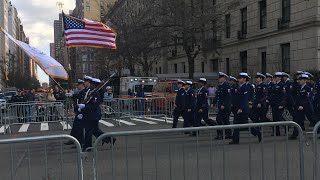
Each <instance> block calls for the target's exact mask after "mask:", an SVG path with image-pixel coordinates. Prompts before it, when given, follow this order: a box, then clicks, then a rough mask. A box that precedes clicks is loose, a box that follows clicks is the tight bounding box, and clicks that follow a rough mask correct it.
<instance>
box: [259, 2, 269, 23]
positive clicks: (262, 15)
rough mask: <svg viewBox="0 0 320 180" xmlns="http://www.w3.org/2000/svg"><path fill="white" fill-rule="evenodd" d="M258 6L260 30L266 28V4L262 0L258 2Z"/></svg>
mask: <svg viewBox="0 0 320 180" xmlns="http://www.w3.org/2000/svg"><path fill="white" fill-rule="evenodd" d="M259 6H260V29H264V28H266V27H267V2H266V0H262V1H260V2H259Z"/></svg>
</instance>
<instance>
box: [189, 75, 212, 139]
mask: <svg viewBox="0 0 320 180" xmlns="http://www.w3.org/2000/svg"><path fill="white" fill-rule="evenodd" d="M199 84H200V86H201V88H200V89H198V94H197V101H196V108H195V127H199V126H200V125H201V120H202V119H203V120H204V121H205V122H206V123H207V124H208V125H209V126H214V125H215V122H214V121H213V120H210V119H209V115H208V111H209V104H208V90H207V88H206V87H205V85H206V84H207V79H205V78H200V79H199ZM192 136H196V133H195V132H194V133H193V134H192Z"/></svg>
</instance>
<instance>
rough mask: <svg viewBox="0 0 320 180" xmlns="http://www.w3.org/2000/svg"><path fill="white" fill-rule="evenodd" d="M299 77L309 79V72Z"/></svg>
mask: <svg viewBox="0 0 320 180" xmlns="http://www.w3.org/2000/svg"><path fill="white" fill-rule="evenodd" d="M299 79H309V76H308V75H307V74H301V75H300V76H299Z"/></svg>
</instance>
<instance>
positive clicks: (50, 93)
mask: <svg viewBox="0 0 320 180" xmlns="http://www.w3.org/2000/svg"><path fill="white" fill-rule="evenodd" d="M56 101H57V99H56V98H55V96H54V91H53V89H52V88H49V91H48V94H47V102H49V103H54V102H56ZM49 111H50V118H49V119H50V121H52V120H53V119H52V118H53V116H54V114H55V112H56V108H55V106H54V105H53V104H51V105H49ZM55 117H56V116H55ZM55 119H56V118H55Z"/></svg>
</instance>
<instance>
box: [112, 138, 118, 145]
mask: <svg viewBox="0 0 320 180" xmlns="http://www.w3.org/2000/svg"><path fill="white" fill-rule="evenodd" d="M116 141H117V139H116V138H112V141H111V142H112V145H113V146H114V144H115V143H116Z"/></svg>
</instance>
